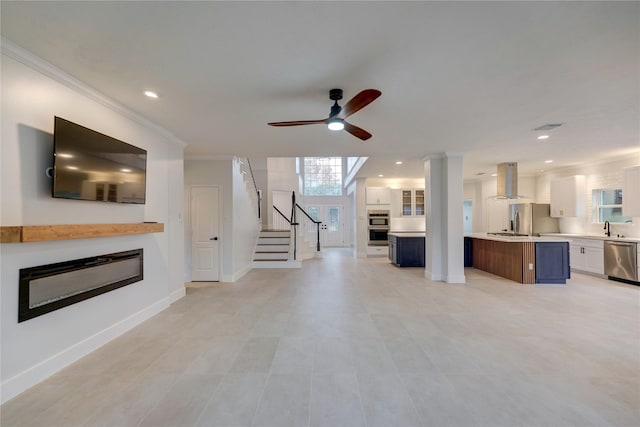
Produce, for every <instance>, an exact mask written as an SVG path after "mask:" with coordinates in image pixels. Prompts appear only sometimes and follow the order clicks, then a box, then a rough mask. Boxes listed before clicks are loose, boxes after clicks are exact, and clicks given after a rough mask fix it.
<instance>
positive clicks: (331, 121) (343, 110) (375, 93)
mask: <svg viewBox="0 0 640 427" xmlns="http://www.w3.org/2000/svg"><path fill="white" fill-rule="evenodd" d="M380 95H382V92H380V91H379V90H377V89H365V90H363V91H362V92H360V93H359V94H357V95H356V96H354V97H353V98H351V100H349V102H347V103H346V104H345V105H344V107H341V106H339V105H338V101H339V100H341V99H342V89H331V90H330V91H329V99H331V100H332V101H335V102H334V104H333V106H332V107H331V112H330V113H329V117H327V118H326V119H320V120H298V121H293V122H272V123H268V125H269V126H302V125H315V124H320V123H324V124H326V125H327V126H328V127H329V129H330V130H343V129H344V130H346V131H347V132H349V133H350V134H351V135H353V136H355V137H356V138H360V139H361V140H363V141H366V140H367V139H369V138H371V136H372V135H371V134H370V133H369V132H367V131H366V130H364V129H362V128H359V127H358V126H354V125H352V124H351V123H348V122H347V121H345V119H346V118H347V117H349V116H350V115H352V114H353V113H356V112H358V111H360V110H362V109H363V108H364V107H366V106H367V105H369V104H370V103H372V102H373V101H375V100H376V98H378V97H379V96H380Z"/></svg>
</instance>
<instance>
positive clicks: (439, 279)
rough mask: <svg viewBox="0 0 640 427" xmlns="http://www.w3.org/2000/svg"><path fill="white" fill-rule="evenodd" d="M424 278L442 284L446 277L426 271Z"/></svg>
mask: <svg viewBox="0 0 640 427" xmlns="http://www.w3.org/2000/svg"><path fill="white" fill-rule="evenodd" d="M424 277H425V278H426V279H427V280H431V281H433V282H442V281H443V280H444V276H443V275H442V274H433V273H432V272H430V271H428V270H425V271H424Z"/></svg>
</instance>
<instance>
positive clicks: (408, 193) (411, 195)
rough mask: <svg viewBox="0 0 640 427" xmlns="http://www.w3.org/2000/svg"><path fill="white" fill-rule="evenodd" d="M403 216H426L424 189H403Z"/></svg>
mask: <svg viewBox="0 0 640 427" xmlns="http://www.w3.org/2000/svg"><path fill="white" fill-rule="evenodd" d="M401 213H402V216H424V189H404V190H402V205H401Z"/></svg>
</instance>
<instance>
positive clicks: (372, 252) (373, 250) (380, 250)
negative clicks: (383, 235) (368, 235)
mask: <svg viewBox="0 0 640 427" xmlns="http://www.w3.org/2000/svg"><path fill="white" fill-rule="evenodd" d="M388 255H389V246H367V256H388Z"/></svg>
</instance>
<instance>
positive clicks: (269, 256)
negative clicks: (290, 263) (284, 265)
mask: <svg viewBox="0 0 640 427" xmlns="http://www.w3.org/2000/svg"><path fill="white" fill-rule="evenodd" d="M288 259H289V252H256V253H255V254H253V260H254V261H259V260H269V261H275V260H282V261H287V260H288Z"/></svg>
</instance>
